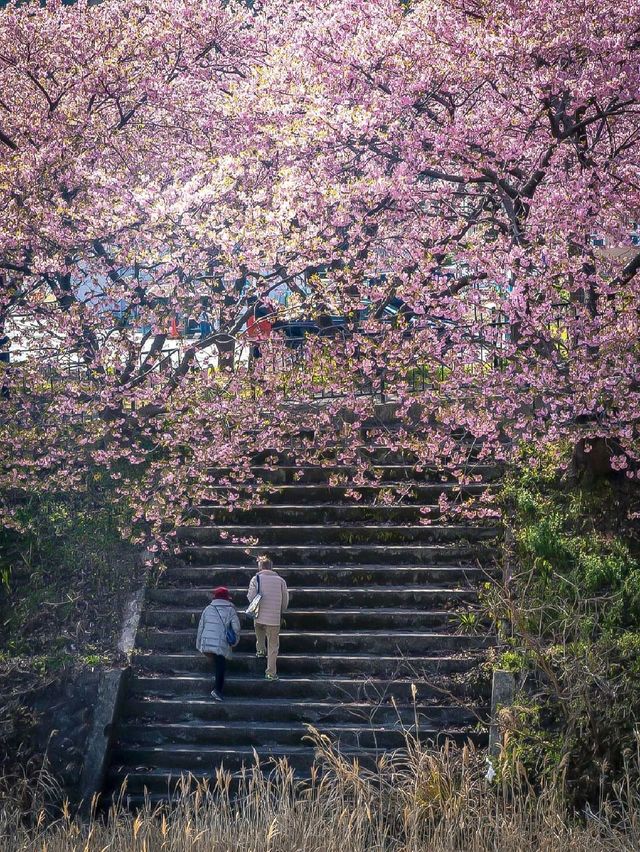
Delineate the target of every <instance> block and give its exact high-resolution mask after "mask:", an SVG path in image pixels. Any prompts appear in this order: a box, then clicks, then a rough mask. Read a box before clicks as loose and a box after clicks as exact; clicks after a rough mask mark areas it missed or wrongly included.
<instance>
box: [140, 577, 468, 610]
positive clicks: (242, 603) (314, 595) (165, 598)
mask: <svg viewBox="0 0 640 852" xmlns="http://www.w3.org/2000/svg"><path fill="white" fill-rule="evenodd" d="M224 579H225V577H224V575H223V576H222V577H218V578H216V581H214V582H218V583H220V582H222V581H223V580H224ZM212 585H213V583H212ZM247 585H248V584H247ZM247 585H244V586H230V587H229V593H230V595H231V600H232V601H233V602H234V603H235V605H236V606H237V607H238V608H239V609H240V610H241V612H242V610H244V609H246V607H247V606H248V605H249V604H248V601H247ZM211 588H212V586H206V587H205V588H201V589H198V588H172V587H169V588H157V589H147V600H148V601H150V602H152V603H154V604H157V605H162V606H163V607H166V606H176V607H184V608H187V607H194V608H198V607H202V608H204V607H205V606H207V604H209V603H211ZM290 593H291V605H292V607H293V608H296V609H298V608H300V609H302V608H309V609H311V608H313V609H320V608H326V609H330V610H333V609H358V608H366V609H369V608H371V609H373V608H377V607H383V608H386V609H400V608H403V607H406V608H408V609H412V608H416V609H417V608H420V609H422V608H424V609H429V610H433V609H436V608H438V607H439V606H442V605H446V606H451V607H453V606H456V605H460V604H462V603H464V602H469V601H473V600H475V599H476V598H477V591H476V590H475V588H473V587H469V588H466V589H460V588H453V589H452V588H447V587H445V586H442V587H438V586H435V587H431V588H430V587H425V586H419V585H415V586H369V587H362V586H356V587H353V588H344V587H342V586H324V587H322V586H314V587H309V586H306V587H301V586H295V587H293V588H291V589H290ZM285 617H286V614H285Z"/></svg>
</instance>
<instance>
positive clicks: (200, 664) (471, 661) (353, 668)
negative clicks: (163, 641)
mask: <svg viewBox="0 0 640 852" xmlns="http://www.w3.org/2000/svg"><path fill="white" fill-rule="evenodd" d="M191 639H192V641H193V635H192V637H191ZM186 647H187V648H188V647H189V646H186ZM389 650H390V651H391V649H389ZM133 659H134V666H135V671H136V672H137V673H143V672H156V673H158V674H159V673H161V672H164V673H169V672H171V673H175V674H179V673H185V674H186V673H190V672H207V673H210V672H211V663H210V662H209V660H208V659H207V658H206V657H204V656H203V655H202V654H200V653H198V652H197V651H196V650H195V647H194V648H193V651H191V650H185V651H184V652H182V653H173V654H172V653H160V652H158V651H155V652H153V653H152V652H146V653H145V652H143V651H142V650H140V649H139V650H138V652H136V653H135V654H134V658H133ZM481 659H483V655H482V654H480V653H477V652H475V651H472V650H469V649H468V648H467V647H466V646H465V650H460V651H458V652H457V653H455V654H453V653H451V652H447V651H446V650H443V652H442V653H440V654H439V653H437V652H436V651H431V652H426V651H425V652H424V653H423V654H421V655H419V656H418V655H416V656H414V655H404V656H402V657H398V656H397V655H395V654H392V653H387V654H376V655H371V654H321V653H317V654H293V653H291V654H290V653H282V654H280V655H279V657H278V673H279V675H280V676H281V677H282V678H286V677H289V676H293V677H296V678H299V677H300V676H301V675H302V674H304V675H306V676H315V675H319V674H322V675H324V676H326V677H335V676H340V675H343V676H344V675H346V676H347V677H351V678H357V677H364V676H368V677H374V678H382V677H386V678H394V677H405V678H406V677H415V678H421V677H427V676H430V675H434V674H440V675H443V674H452V673H454V672H456V673H458V672H465V671H468V670H469V669H471V668H473V667H474V666H476V665H477V664H478V662H479V661H480V660H481ZM264 670H265V661H264V660H263V659H258V658H256V656H255V654H254V653H253V652H250V653H236V654H234V658H233V660H232V661H231V662H230V663H229V674H230V675H233V676H239V675H245V674H249V675H252V676H254V677H255V676H259V675H262V676H264Z"/></svg>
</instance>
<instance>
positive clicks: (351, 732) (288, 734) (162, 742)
mask: <svg viewBox="0 0 640 852" xmlns="http://www.w3.org/2000/svg"><path fill="white" fill-rule="evenodd" d="M409 725H410V728H409V729H410V731H411V733H412V734H414V735H415V736H416V737H417V738H418V739H420V740H424V741H433V740H435V739H437V738H438V737H439V736H441V735H442V729H441V727H440V726H439V725H438V726H435V727H434V726H432V727H427V726H426V725H424V726H422V725H419V726H418V727H417V728H416V727H415V726H414V725H413V724H412V723H409ZM321 730H322V733H325V734H327V735H329V736H330V737H331V738H332V739H333V740H334V741H335V742H336V743H339V744H340V746H341V747H345V746H346V747H348V748H359V747H361V748H365V749H399V748H402V747H403V746H404V745H405V744H406V733H405V731H404V730H403V727H402V725H401V724H400V722H397V723H396V724H395V725H393V724H392V725H385V726H380V725H372V724H369V723H367V722H365V723H363V724H360V725H358V724H355V723H352V724H338V723H333V722H331V723H326V724H322V726H321ZM445 730H447V729H446V728H445ZM447 733H448V735H449V737H450V738H452V739H463V738H464V737H465V736H466V732H463V731H453V730H447ZM308 736H309V732H308V729H307V727H306V726H305V725H304V724H303V723H301V722H296V721H293V720H288V719H285V720H283V721H280V722H265V721H262V720H260V721H259V722H256V721H253V722H251V724H247V721H246V720H245V721H240V722H237V721H236V722H230V721H223V722H218V723H217V724H216V723H215V722H206V723H205V722H197V723H191V724H189V723H183V724H181V723H171V724H158V723H154V724H153V725H134V724H127V725H125V726H123V728H122V729H121V731H120V732H119V734H118V736H117V738H116V743H115V748H116V750H117V751H118V753H119V754H120V756H121V759H123V760H126V761H127V762H134V761H135V760H140V759H142V760H144V759H145V758H147V756H148V749H149V748H161V749H162V748H164V749H166V750H167V751H169V750H173V749H174V748H175V747H179V746H183V745H184V746H193V747H194V748H197V747H200V749H201V751H202V752H203V753H204V754H203V758H204V760H203V763H204V765H206V761H207V752H208V751H209V749H212V748H221V747H225V746H227V747H228V748H231V749H234V750H235V749H237V748H239V747H240V748H246V747H255V748H257V749H259V750H263V749H265V748H283V747H287V746H300V745H304V742H305V741H306V740H307V738H308ZM142 755H144V756H145V757H141V756H142ZM132 758H133V761H132ZM162 759H164V760H168V759H169V758H167V755H166V752H165V753H164V754H163V758H162ZM170 759H171V760H173V757H172V758H170ZM178 760H179V759H178ZM178 760H177V761H176V762H178ZM203 763H200V761H199V758H198V759H196V761H195V762H194V765H195V766H201V765H203ZM178 765H180V764H178ZM187 767H188V764H187Z"/></svg>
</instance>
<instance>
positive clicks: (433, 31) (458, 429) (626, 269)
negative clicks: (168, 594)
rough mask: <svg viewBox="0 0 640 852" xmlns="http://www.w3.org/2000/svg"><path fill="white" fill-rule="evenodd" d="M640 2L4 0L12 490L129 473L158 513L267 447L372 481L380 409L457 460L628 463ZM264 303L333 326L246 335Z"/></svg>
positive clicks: (632, 419)
mask: <svg viewBox="0 0 640 852" xmlns="http://www.w3.org/2000/svg"><path fill="white" fill-rule="evenodd" d="M639 6H640V4H638V2H636V0H632V2H631V3H630V4H627V5H626V6H625V7H624V8H612V6H611V4H610V3H605V2H604V0H583V2H580V3H578V2H573V0H568V2H567V1H566V0H564V1H563V2H560V0H531V2H528V3H523V2H519V0H503V2H498V3H496V2H492V3H487V2H482V0H478V2H466V0H465V2H462V3H459V2H456V3H453V2H448V0H430V2H426V0H417V2H410V3H400V2H397V0H374V2H370V3H366V4H364V3H349V2H346V0H318V2H316V3H314V4H308V3H300V2H286V3H285V2H281V0H266V1H265V2H262V3H259V4H258V3H256V4H254V5H253V8H247V6H245V5H244V4H209V5H203V4H196V3H193V2H192V0H181V2H179V3H173V2H172V3H169V2H164V0H161V2H158V3H154V4H152V5H149V4H145V3H143V2H139V0H135V2H127V3H124V2H118V0H106V2H104V3H101V4H99V5H97V6H88V5H87V4H86V3H77V4H75V5H73V6H63V5H62V4H61V3H58V2H53V3H47V4H46V6H44V7H40V6H39V5H35V4H33V5H32V4H26V5H11V6H9V8H8V9H6V10H4V11H3V12H2V17H1V18H0V74H1V75H2V78H1V79H2V100H1V102H0V149H1V151H2V154H1V157H2V159H1V161H0V188H1V191H2V193H3V196H4V197H3V201H4V203H3V205H2V207H1V208H0V217H1V219H2V221H1V227H0V270H1V271H2V287H3V294H2V302H1V304H0V332H5V333H8V334H9V336H10V337H11V339H12V341H13V346H14V349H21V350H22V352H21V356H20V358H17V357H14V361H13V363H12V365H11V367H10V369H9V370H8V371H5V376H4V380H3V381H4V384H3V387H4V397H3V407H4V411H5V413H4V414H3V416H2V418H1V422H0V430H1V431H2V439H3V445H4V446H5V447H6V448H7V451H9V450H10V454H11V461H10V462H9V459H8V458H7V459H6V461H5V464H4V465H3V470H2V473H1V474H0V484H1V488H2V490H3V491H4V492H5V493H11V491H12V490H13V491H15V490H16V489H18V490H21V489H30V490H36V491H38V490H52V489H53V490H56V489H62V488H69V487H76V488H79V487H86V483H87V482H88V481H89V480H91V481H92V482H93V481H95V479H96V477H97V478H98V479H99V480H100V481H102V480H105V479H110V480H111V481H112V482H115V484H116V488H117V491H116V493H117V495H118V497H119V498H123V497H124V498H126V499H127V500H129V501H131V504H132V506H135V510H134V520H135V521H136V523H137V522H139V523H140V525H141V527H144V528H146V529H147V530H148V529H149V528H151V529H152V530H153V532H154V533H155V534H159V532H160V527H161V525H162V524H163V523H164V524H168V526H172V525H173V524H175V523H176V522H179V521H180V520H181V519H182V518H183V517H184V515H185V512H187V511H188V509H189V506H190V503H191V502H192V501H196V502H197V501H199V500H200V499H202V498H203V497H205V496H209V497H213V496H214V493H220V492H212V490H211V476H210V473H209V471H210V469H211V468H217V469H218V471H223V473H222V474H220V473H219V478H218V480H217V481H218V482H220V483H222V484H225V485H229V486H231V490H230V491H227V493H226V494H225V496H224V498H221V499H224V500H227V501H229V502H230V503H233V502H234V499H260V495H259V488H257V487H256V481H255V478H254V476H253V473H252V471H251V460H252V459H253V458H255V454H256V453H257V452H259V451H265V450H268V451H271V455H272V457H273V458H274V459H275V458H276V457H277V456H278V454H280V456H281V457H282V454H285V453H286V454H287V456H288V457H289V458H291V459H293V460H294V461H296V462H304V461H306V462H314V461H319V460H323V459H326V458H327V456H328V455H331V456H332V457H337V458H338V459H339V460H342V461H345V462H349V463H350V464H354V465H355V466H356V467H357V469H358V470H357V473H356V474H355V475H354V477H353V479H352V480H351V481H352V484H353V486H354V489H356V490H357V486H358V484H359V483H361V482H362V481H364V478H365V477H371V476H373V472H372V471H371V470H370V469H367V465H366V464H365V462H364V461H363V459H362V456H361V454H360V452H359V449H358V447H359V446H360V445H361V444H362V440H363V438H362V428H363V427H364V426H370V427H373V426H375V425H376V423H378V424H380V417H381V412H382V410H383V403H384V411H385V412H386V413H387V415H388V414H389V412H390V411H392V412H393V417H394V428H393V430H389V429H385V428H383V427H382V426H381V428H380V429H379V431H378V432H377V433H375V430H374V432H372V433H371V435H370V438H369V439H370V440H371V441H372V442H374V443H375V442H376V441H379V442H380V443H381V444H383V445H385V446H389V447H391V448H394V449H402V450H404V451H410V452H412V453H413V454H414V455H415V457H416V458H417V460H418V463H419V464H426V463H437V464H439V465H441V466H442V467H443V469H447V468H448V469H449V470H450V471H451V472H452V473H453V474H454V475H456V476H457V477H459V478H461V479H464V478H465V477H467V478H468V477H472V476H473V471H472V470H469V468H468V454H469V452H470V448H473V450H474V452H475V453H478V452H479V455H480V458H497V459H509V458H510V457H511V455H512V454H513V453H514V452H517V450H518V447H519V446H520V445H521V444H522V443H523V442H537V443H540V442H542V443H544V442H557V441H561V440H562V441H567V442H571V443H572V444H576V445H578V446H579V448H580V450H581V452H582V454H583V456H584V454H585V451H586V452H587V455H588V450H589V449H590V446H595V445H596V444H597V443H598V442H600V443H603V445H604V446H605V447H607V448H608V449H607V457H608V460H609V461H610V463H611V464H612V465H613V466H614V467H615V468H618V469H626V470H627V473H628V475H630V476H631V475H635V473H634V471H635V470H636V469H637V460H638V453H639V450H640V448H639V444H638V422H639V419H640V381H639V378H638V377H639V375H640V370H639V363H638V361H639V358H638V355H639V352H638V345H637V340H638V331H639V328H638V324H639V309H640V299H639V296H640V291H639V287H638V272H639V270H640V247H639V246H638V245H637V243H638V239H637V223H638V221H640V194H639V187H640V183H639V181H638V137H639V133H640V120H639V105H638V90H639V87H638V83H639V78H640V74H639V65H638V59H639V56H640V33H639V30H638V26H637V20H638V19H639V18H640V15H639V12H640V8H639ZM283 292H286V294H287V301H288V303H287V305H286V306H285V305H281V304H279V303H278V302H277V301H276V300H275V298H274V297H275V296H276V294H279V296H280V301H282V294H283ZM272 298H273V299H274V300H273V301H271V302H270V301H269V300H270V299H272ZM256 303H258V304H260V305H268V306H270V307H268V308H267V310H268V311H271V312H273V314H274V316H272V317H271V319H272V320H274V321H275V320H278V319H280V320H287V319H289V320H291V319H293V320H301V319H306V320H310V319H314V320H316V321H317V326H318V327H319V328H320V331H321V333H319V334H317V335H307V337H306V338H305V339H304V342H303V345H302V346H296V347H292V345H291V341H287V340H286V339H285V337H284V336H283V334H282V333H280V332H278V331H277V330H274V332H273V333H272V334H271V336H270V337H269V339H268V340H263V341H260V344H259V346H258V347H257V351H256V352H255V353H254V354H255V355H259V357H257V358H254V357H251V356H250V355H248V354H247V353H248V351H249V350H248V348H247V346H246V329H247V320H251V318H252V313H253V310H254V305H255V304H256ZM203 307H204V308H206V310H207V312H208V314H209V316H210V317H211V318H212V319H213V318H215V322H212V323H211V325H212V327H211V328H207V327H204V328H203V333H202V334H201V335H200V336H197V337H191V338H189V339H188V340H187V341H184V340H179V341H173V342H172V340H171V338H172V334H173V335H174V336H175V334H176V331H177V329H176V319H175V318H176V316H178V315H179V316H183V315H188V314H191V315H192V316H195V317H197V315H198V313H199V312H200V311H201V310H202V308H203ZM330 316H334V317H340V318H341V325H340V327H337V326H335V325H333V324H332V322H331V321H330V319H329V317H330ZM276 328H277V324H276ZM0 336H1V335H0ZM461 436H463V437H464V438H465V441H462V442H461V441H460V437H461ZM263 455H264V452H263ZM266 455H267V457H269V453H267V454H266ZM220 477H221V478H220ZM392 496H393V495H392ZM399 496H400V495H395V497H396V498H399ZM10 512H11V510H10V507H7V509H6V510H5V514H6V516H7V518H8V519H9V520H10Z"/></svg>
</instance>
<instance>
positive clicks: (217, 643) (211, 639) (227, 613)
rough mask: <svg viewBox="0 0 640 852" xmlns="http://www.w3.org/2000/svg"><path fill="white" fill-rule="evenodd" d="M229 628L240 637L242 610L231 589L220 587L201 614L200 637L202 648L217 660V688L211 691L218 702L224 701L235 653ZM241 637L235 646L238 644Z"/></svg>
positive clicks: (198, 641) (200, 648)
mask: <svg viewBox="0 0 640 852" xmlns="http://www.w3.org/2000/svg"><path fill="white" fill-rule="evenodd" d="M229 628H231V629H232V630H233V632H234V633H235V635H236V637H237V640H239V639H240V619H239V618H238V613H237V612H236V608H235V607H234V605H233V604H232V603H231V597H230V596H229V590H228V589H227V588H226V587H225V586H218V588H217V589H214V590H213V600H212V601H211V603H210V604H209V606H208V607H207V608H206V609H205V610H204V611H203V613H202V615H201V616H200V623H199V624H198V635H197V637H196V648H197V649H198V651H200V653H201V654H204V655H205V657H208V658H209V659H210V660H213V663H214V665H215V687H214V689H213V690H212V692H211V697H212V698H213V699H214V700H215V701H222V692H223V690H224V676H225V672H226V668H227V660H230V659H231V657H232V656H233V654H232V650H231V649H232V647H233V646H232V645H230V644H229V638H228V632H229ZM237 640H236V642H235V643H234V645H237V644H238V642H237Z"/></svg>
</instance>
